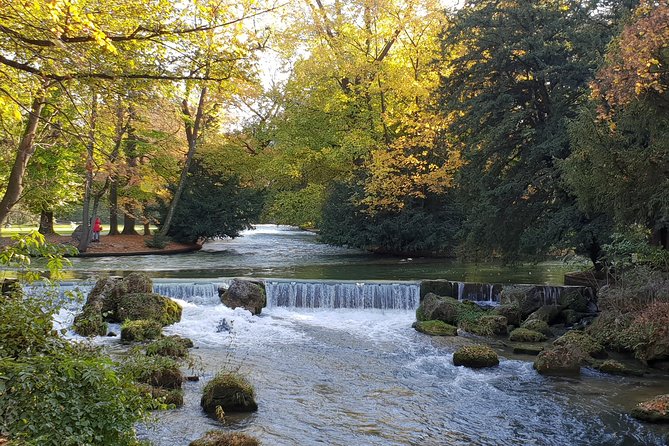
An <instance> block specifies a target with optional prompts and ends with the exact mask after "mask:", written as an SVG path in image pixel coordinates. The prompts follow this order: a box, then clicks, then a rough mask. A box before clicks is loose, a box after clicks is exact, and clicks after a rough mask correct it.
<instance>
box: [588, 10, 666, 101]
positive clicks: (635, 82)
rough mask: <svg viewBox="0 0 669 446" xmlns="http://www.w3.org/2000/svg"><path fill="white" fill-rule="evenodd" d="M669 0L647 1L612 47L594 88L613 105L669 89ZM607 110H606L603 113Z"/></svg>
mask: <svg viewBox="0 0 669 446" xmlns="http://www.w3.org/2000/svg"><path fill="white" fill-rule="evenodd" d="M668 45H669V0H659V1H651V0H643V1H642V2H641V4H640V5H639V7H638V8H637V9H636V10H635V11H634V18H633V20H632V21H631V22H630V23H629V24H628V25H627V26H625V27H624V28H623V31H622V32H621V34H620V36H619V37H618V39H617V41H615V42H614V45H613V46H612V48H611V49H610V50H609V53H608V55H607V64H606V66H605V67H604V68H603V69H602V70H601V71H600V72H599V73H598V75H597V79H596V81H595V82H594V83H593V86H592V90H593V94H594V95H595V96H596V97H599V98H602V99H603V100H604V101H605V102H606V103H607V104H608V106H609V108H616V107H618V106H624V105H626V104H628V103H629V102H631V101H632V100H634V99H636V98H638V97H642V96H645V95H659V96H661V97H666V95H667V90H668V89H669V51H668V50H667V48H668ZM605 112H606V110H602V114H606V113H605Z"/></svg>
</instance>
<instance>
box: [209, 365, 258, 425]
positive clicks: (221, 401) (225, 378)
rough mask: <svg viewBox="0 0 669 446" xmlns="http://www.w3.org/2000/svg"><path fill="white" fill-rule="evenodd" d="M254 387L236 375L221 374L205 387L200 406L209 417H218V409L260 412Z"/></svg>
mask: <svg viewBox="0 0 669 446" xmlns="http://www.w3.org/2000/svg"><path fill="white" fill-rule="evenodd" d="M254 398H255V392H254V391H253V387H252V386H251V384H249V382H248V381H246V380H245V379H244V378H242V377H241V376H239V375H237V374H234V373H219V374H218V375H216V376H215V377H214V378H213V379H212V380H211V381H209V382H208V383H207V385H206V386H205V387H204V391H203V394H202V399H201V400H200V406H202V409H203V410H204V411H205V412H207V413H208V414H209V415H216V407H218V406H220V407H221V409H223V411H225V412H253V411H256V410H258V405H257V404H256V402H255V399H254Z"/></svg>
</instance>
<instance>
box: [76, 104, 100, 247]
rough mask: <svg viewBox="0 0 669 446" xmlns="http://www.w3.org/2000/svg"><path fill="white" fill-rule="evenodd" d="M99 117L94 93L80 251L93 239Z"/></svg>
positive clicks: (87, 148) (87, 150)
mask: <svg viewBox="0 0 669 446" xmlns="http://www.w3.org/2000/svg"><path fill="white" fill-rule="evenodd" d="M97 118H98V95H97V93H96V94H93V101H92V104H91V122H90V125H89V131H88V145H87V146H86V152H87V158H86V184H85V191H84V212H83V222H82V224H81V240H79V246H78V248H79V252H86V250H87V249H88V244H89V243H90V241H91V222H90V205H91V203H90V201H91V190H92V188H93V166H94V163H93V150H94V149H95V125H96V122H97Z"/></svg>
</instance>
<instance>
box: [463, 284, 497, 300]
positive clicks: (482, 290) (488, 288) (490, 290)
mask: <svg viewBox="0 0 669 446" xmlns="http://www.w3.org/2000/svg"><path fill="white" fill-rule="evenodd" d="M455 283H456V284H457V289H458V295H457V297H458V300H460V301H463V300H470V301H473V302H479V303H483V304H486V305H497V304H499V302H500V286H499V284H494V283H469V282H455Z"/></svg>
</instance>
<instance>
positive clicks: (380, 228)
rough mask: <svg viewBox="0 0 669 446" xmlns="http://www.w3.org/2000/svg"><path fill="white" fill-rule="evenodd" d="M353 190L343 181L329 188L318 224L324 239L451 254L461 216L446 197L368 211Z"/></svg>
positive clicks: (381, 248) (377, 248) (410, 251)
mask: <svg viewBox="0 0 669 446" xmlns="http://www.w3.org/2000/svg"><path fill="white" fill-rule="evenodd" d="M356 193H357V192H356V188H355V187H353V186H350V185H347V184H343V183H338V184H335V185H334V186H333V187H332V188H331V189H330V191H329V194H328V196H327V200H326V203H325V205H324V208H323V222H322V225H321V228H320V229H321V232H320V234H321V240H322V241H323V242H325V243H331V244H333V245H347V246H354V247H358V248H363V249H368V250H371V251H375V252H380V253H389V254H433V255H434V254H441V255H448V254H450V255H452V254H453V251H454V244H455V235H456V232H457V230H458V227H459V223H458V222H459V219H460V216H459V212H458V210H457V208H455V207H454V206H453V205H452V204H450V203H449V200H448V198H447V197H431V198H429V199H425V200H415V201H414V202H412V203H408V204H407V205H406V206H405V207H404V208H403V209H402V210H397V211H390V210H387V211H377V212H375V213H371V212H368V210H367V209H366V208H365V207H364V206H363V205H359V204H356V202H355V201H356V196H357V195H356Z"/></svg>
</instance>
